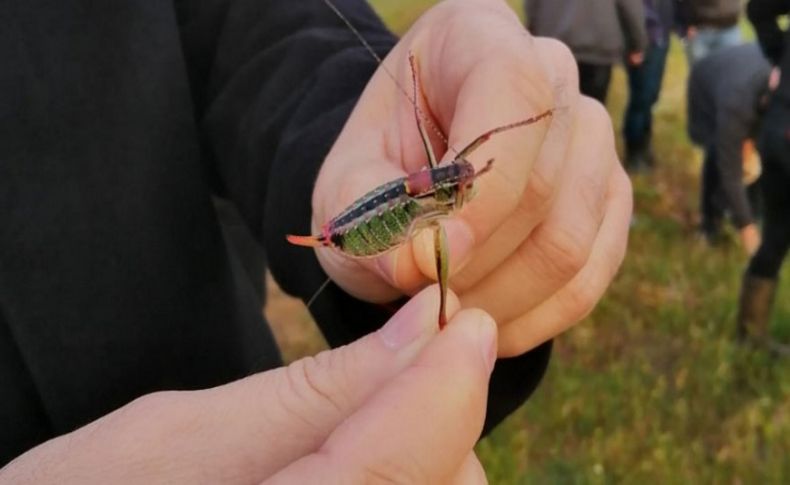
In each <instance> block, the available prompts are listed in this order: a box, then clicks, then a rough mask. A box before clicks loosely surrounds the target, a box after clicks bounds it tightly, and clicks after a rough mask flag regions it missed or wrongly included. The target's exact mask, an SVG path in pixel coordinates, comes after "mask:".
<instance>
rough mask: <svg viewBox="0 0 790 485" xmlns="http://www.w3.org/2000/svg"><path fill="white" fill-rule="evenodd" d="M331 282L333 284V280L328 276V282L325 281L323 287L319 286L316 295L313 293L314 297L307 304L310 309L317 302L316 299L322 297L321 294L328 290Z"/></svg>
mask: <svg viewBox="0 0 790 485" xmlns="http://www.w3.org/2000/svg"><path fill="white" fill-rule="evenodd" d="M331 282H332V278H330V277H329V276H327V277H326V280H324V282H323V283H321V286H319V287H318V289H317V290H315V293H313V296H311V297H310V299H309V300H307V303H306V306H307V308H310V306H311V305H312V304H313V302H315V299H316V298H318V295H320V294H321V292H322V291H324V290H325V289H326V287H327V286H328V285H329V283H331Z"/></svg>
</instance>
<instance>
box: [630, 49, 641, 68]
mask: <svg viewBox="0 0 790 485" xmlns="http://www.w3.org/2000/svg"><path fill="white" fill-rule="evenodd" d="M643 62H645V53H644V52H630V53H629V54H628V64H629V65H631V66H641V65H642V63H643Z"/></svg>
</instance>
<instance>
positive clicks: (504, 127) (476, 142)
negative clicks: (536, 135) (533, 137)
mask: <svg viewBox="0 0 790 485" xmlns="http://www.w3.org/2000/svg"><path fill="white" fill-rule="evenodd" d="M553 113H554V110H553V109H550V110H547V111H544V112H543V113H541V114H539V115H537V116H533V117H532V118H527V119H526V120H521V121H516V122H515V123H510V124H508V125H502V126H498V127H496V128H494V129H492V130H488V131H486V132H485V133H483V134H482V135H480V136H478V137H477V138H475V139H474V141H472V143H470V144H469V145H467V146H466V147H465V148H464V149H463V150H461V151H460V152H459V153H458V156H457V157H456V158H457V159H463V158H466V156H467V155H469V154H470V153H472V152H473V151H475V150H477V148H478V147H479V146H480V145H482V144H483V143H485V142H487V141H488V139H489V138H491V136H493V135H496V134H497V133H502V132H503V131H507V130H512V129H513V128H518V127H519V126H526V125H531V124H532V123H537V122H538V121H540V120H542V119H543V118H548V117H549V116H551V115H552V114H553Z"/></svg>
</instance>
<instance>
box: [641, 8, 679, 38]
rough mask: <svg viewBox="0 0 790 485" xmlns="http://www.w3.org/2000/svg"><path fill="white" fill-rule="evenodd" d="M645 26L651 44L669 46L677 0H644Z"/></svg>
mask: <svg viewBox="0 0 790 485" xmlns="http://www.w3.org/2000/svg"><path fill="white" fill-rule="evenodd" d="M643 1H644V7H645V27H646V29H647V39H648V42H649V44H650V45H658V46H662V47H664V46H666V47H668V46H669V35H670V33H671V32H672V28H673V27H674V23H675V3H677V0H643Z"/></svg>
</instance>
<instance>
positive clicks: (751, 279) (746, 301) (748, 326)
mask: <svg viewBox="0 0 790 485" xmlns="http://www.w3.org/2000/svg"><path fill="white" fill-rule="evenodd" d="M776 287H777V280H776V279H771V278H760V277H758V276H752V275H750V274H745V275H744V277H743V285H742V286H741V296H740V301H739V303H738V320H737V327H736V331H737V338H738V341H739V342H749V343H752V344H755V345H757V346H759V347H764V348H766V349H767V350H769V351H771V352H774V353H777V354H781V355H790V346H788V345H785V344H782V343H780V342H776V341H775V340H773V339H771V337H770V336H769V332H768V329H769V324H770V321H771V309H772V308H773V304H774V297H775V296H776Z"/></svg>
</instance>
